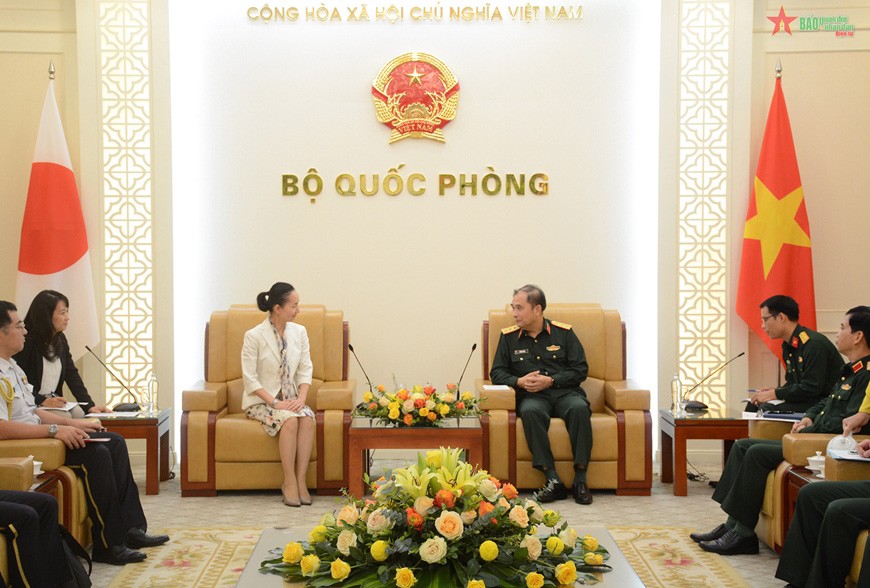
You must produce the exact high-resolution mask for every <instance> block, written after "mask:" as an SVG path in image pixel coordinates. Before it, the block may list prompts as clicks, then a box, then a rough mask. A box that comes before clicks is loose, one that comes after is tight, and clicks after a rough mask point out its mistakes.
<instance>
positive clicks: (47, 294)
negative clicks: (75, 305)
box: [15, 290, 112, 417]
mask: <svg viewBox="0 0 870 588" xmlns="http://www.w3.org/2000/svg"><path fill="white" fill-rule="evenodd" d="M68 324H69V299H68V298H67V297H66V296H64V295H63V294H61V293H60V292H56V291H54V290H43V291H42V292H40V293H39V294H37V295H36V297H35V298H34V299H33V302H31V303H30V308H29V309H28V311H27V316H25V317H24V326H25V327H26V328H27V338H26V339H25V341H24V349H23V350H22V351H21V352H20V353H18V354H17V355H15V361H16V363H18V365H19V366H20V367H21V369H23V370H24V373H25V374H27V380H28V382H29V383H30V384H31V385H32V386H33V396H34V399H35V400H36V404H37V406H41V407H42V408H62V407H63V406H64V405H65V404H66V400H65V399H64V397H63V385H64V384H66V385H67V387H68V388H69V390H70V392H72V395H73V396H74V397H75V399H76V400H77V401H78V402H80V403H84V404H81V409H78V407H77V409H74V410H73V414H72V416H74V417H81V416H84V414H86V413H100V412H112V411H111V410H110V409H109V408H107V407H105V406H96V404H95V403H94V401H93V399H92V398H91V396H90V394H88V389H87V388H86V387H85V383H84V382H83V381H82V377H81V376H80V375H79V370H78V368H76V364H75V362H74V361H73V358H72V355H70V351H69V343H68V342H67V340H66V336H65V335H64V334H63V332H64V331H65V330H66V327H67V325H68Z"/></svg>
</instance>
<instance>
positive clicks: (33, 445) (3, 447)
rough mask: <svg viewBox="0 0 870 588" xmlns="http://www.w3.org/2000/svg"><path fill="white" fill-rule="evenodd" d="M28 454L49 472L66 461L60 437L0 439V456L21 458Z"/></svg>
mask: <svg viewBox="0 0 870 588" xmlns="http://www.w3.org/2000/svg"><path fill="white" fill-rule="evenodd" d="M28 455H32V456H33V458H34V459H36V460H37V461H41V462H42V469H44V470H45V471H49V472H50V471H51V470H56V469H57V468H59V467H60V466H62V465H63V462H64V461H66V446H65V445H64V444H63V441H61V440H60V439H4V440H3V441H0V457H16V458H22V457H27V456H28ZM32 476H33V474H32V473H31V477H32ZM29 487H30V486H28V488H29Z"/></svg>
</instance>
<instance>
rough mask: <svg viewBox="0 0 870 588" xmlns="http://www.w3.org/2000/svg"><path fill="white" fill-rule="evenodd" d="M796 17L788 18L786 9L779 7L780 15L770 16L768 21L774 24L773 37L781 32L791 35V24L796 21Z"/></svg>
mask: <svg viewBox="0 0 870 588" xmlns="http://www.w3.org/2000/svg"><path fill="white" fill-rule="evenodd" d="M796 19H797V17H796V16H786V15H785V8H783V6H782V5H780V7H779V14H777V15H776V16H768V17H767V20H769V21H770V22H772V23H773V33H772V34H771V37H772V36H773V35H775V34H777V33H779V32H782V31H785V32H786V33H788V34H789V35H791V23H792V21H793V20H796Z"/></svg>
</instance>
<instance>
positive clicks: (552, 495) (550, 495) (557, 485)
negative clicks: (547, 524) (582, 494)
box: [535, 482, 568, 502]
mask: <svg viewBox="0 0 870 588" xmlns="http://www.w3.org/2000/svg"><path fill="white" fill-rule="evenodd" d="M535 496H536V497H537V499H538V502H555V501H556V500H564V499H566V498H568V489H567V488H566V487H565V484H563V483H562V482H550V483H549V484H548V485H547V486H546V487H545V488H544V489H543V490H540V491H538V493H537V494H535Z"/></svg>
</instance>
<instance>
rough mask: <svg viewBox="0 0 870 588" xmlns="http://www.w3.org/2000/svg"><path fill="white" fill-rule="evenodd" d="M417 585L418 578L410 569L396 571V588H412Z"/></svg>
mask: <svg viewBox="0 0 870 588" xmlns="http://www.w3.org/2000/svg"><path fill="white" fill-rule="evenodd" d="M416 583H417V578H415V577H414V572H412V571H411V569H410V568H399V569H398V570H396V586H398V587H399V588H411V586H413V585H414V584H416Z"/></svg>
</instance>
